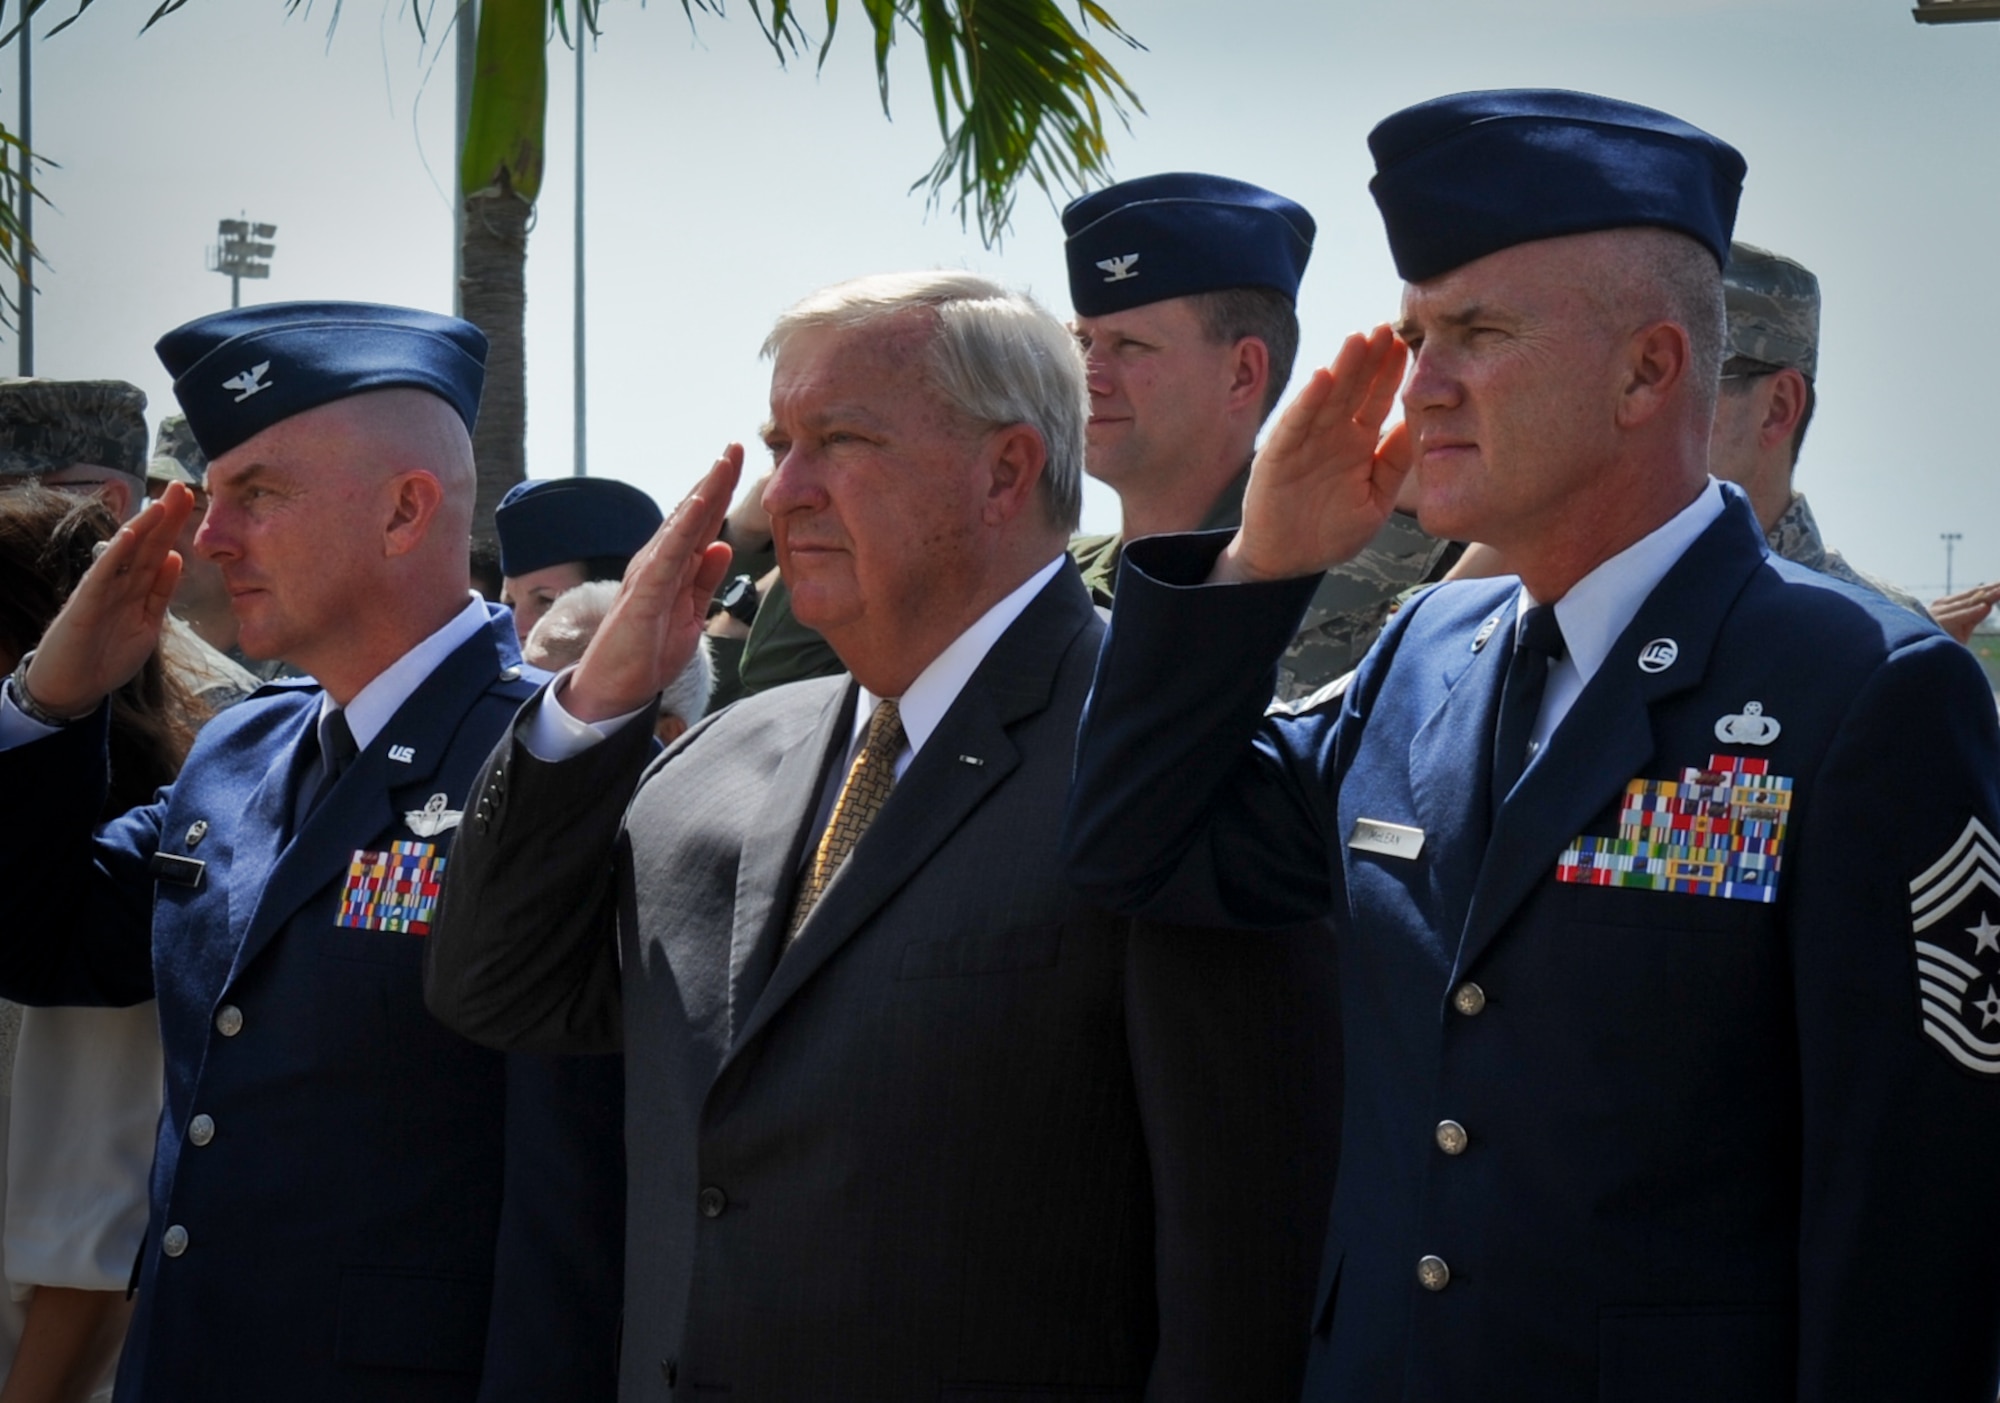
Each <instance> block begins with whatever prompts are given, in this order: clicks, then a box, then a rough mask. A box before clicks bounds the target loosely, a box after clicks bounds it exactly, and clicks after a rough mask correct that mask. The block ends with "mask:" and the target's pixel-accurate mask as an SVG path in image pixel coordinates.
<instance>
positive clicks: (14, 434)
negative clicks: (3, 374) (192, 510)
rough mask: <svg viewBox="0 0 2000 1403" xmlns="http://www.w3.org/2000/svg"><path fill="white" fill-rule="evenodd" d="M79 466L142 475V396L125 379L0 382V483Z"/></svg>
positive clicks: (143, 469) (144, 434)
mask: <svg viewBox="0 0 2000 1403" xmlns="http://www.w3.org/2000/svg"><path fill="white" fill-rule="evenodd" d="M78 463H90V464H93V465H95V466H97V467H100V468H111V469H113V470H114V471H116V472H122V473H129V474H131V475H132V476H133V477H135V478H141V479H143V478H144V477H145V475H146V392H145V391H144V390H141V389H140V388H139V387H138V386H137V385H128V384H127V383H126V382H125V381H123V380H42V379H23V378H8V379H0V478H9V477H40V476H42V475H43V474H44V473H52V472H60V471H61V470H62V469H64V468H68V467H73V466H75V465H76V464H78Z"/></svg>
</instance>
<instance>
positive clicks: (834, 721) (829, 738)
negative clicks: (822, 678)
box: [729, 679, 860, 1041]
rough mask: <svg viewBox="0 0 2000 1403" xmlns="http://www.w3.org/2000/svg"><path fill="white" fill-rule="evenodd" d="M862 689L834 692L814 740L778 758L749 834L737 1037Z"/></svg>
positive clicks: (736, 929)
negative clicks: (778, 760)
mask: <svg viewBox="0 0 2000 1403" xmlns="http://www.w3.org/2000/svg"><path fill="white" fill-rule="evenodd" d="M859 695H860V689H859V688H858V687H856V686H855V684H854V682H853V681H852V680H851V679H850V680H849V682H848V684H847V685H846V686H845V687H842V688H837V689H834V690H833V691H831V692H829V694H828V696H827V700H826V704H825V706H824V707H823V708H822V709H821V712H820V717H819V720H818V722H817V723H816V724H815V726H814V727H813V731H812V739H811V740H810V742H808V743H805V744H801V745H797V746H794V747H793V748H792V749H791V750H789V751H788V752H787V753H786V755H785V758H784V759H783V760H782V761H780V762H779V764H778V768H777V770H776V771H774V772H773V774H772V776H771V780H770V783H769V785H768V786H767V787H766V789H765V791H764V798H763V801H762V802H761V803H760V804H759V805H758V806H757V812H756V815H755V816H754V817H753V818H752V819H751V821H750V826H749V828H748V829H747V830H745V831H746V832H748V833H749V834H751V835H752V837H753V839H754V840H755V841H753V842H751V843H749V844H746V845H745V847H744V850H743V856H742V859H741V860H740V861H739V862H738V864H737V868H736V915H735V921H734V923H733V925H732V928H731V931H730V939H729V1027H730V1032H731V1040H732V1041H735V1040H736V1038H737V1037H738V1035H739V1034H740V1033H741V1030H742V1029H743V1027H744V1025H745V1023H747V1022H748V1021H749V1018H750V1012H751V1010H752V1009H754V1008H755V1007H756V1006H757V1002H758V1000H759V999H761V998H762V997H763V995H764V991H765V985H766V984H767V983H768V982H769V980H770V978H771V971H772V970H773V969H774V968H775V967H776V965H777V963H778V947H779V945H780V943H781V942H782V941H783V940H784V933H785V924H786V920H787V918H788V917H789V916H790V914H791V903H792V895H793V893H794V891H795V890H796V889H797V887H798V873H799V865H800V863H801V862H802V861H803V857H804V850H805V843H806V838H807V836H808V835H809V834H810V833H811V831H812V822H813V819H814V818H815V817H816V816H817V815H818V813H819V800H820V795H821V794H822V793H824V792H825V788H826V781H827V774H828V772H829V771H830V770H832V769H833V768H834V767H836V766H838V765H839V764H841V762H842V761H843V760H845V759H846V756H847V745H848V741H849V739H850V738H851V737H852V735H853V733H854V703H855V699H856V698H857V697H858V696H859Z"/></svg>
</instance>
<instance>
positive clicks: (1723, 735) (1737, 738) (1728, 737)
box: [1715, 702, 1784, 745]
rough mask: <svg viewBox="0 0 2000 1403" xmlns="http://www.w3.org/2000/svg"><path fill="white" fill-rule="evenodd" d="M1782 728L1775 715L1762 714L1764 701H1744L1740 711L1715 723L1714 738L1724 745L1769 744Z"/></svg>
mask: <svg viewBox="0 0 2000 1403" xmlns="http://www.w3.org/2000/svg"><path fill="white" fill-rule="evenodd" d="M1783 729H1784V727H1783V726H1781V725H1779V724H1778V718H1777V717H1775V716H1766V715H1765V714H1764V703H1762V702H1745V703H1744V704H1743V710H1742V711H1740V712H1731V713H1730V714H1729V715H1727V716H1725V717H1723V718H1722V719H1721V720H1719V721H1717V722H1716V723H1715V738H1716V739H1717V740H1719V741H1721V742H1722V743H1723V744H1724V745H1769V744H1770V743H1771V742H1772V741H1774V740H1776V739H1777V738H1778V732H1780V731H1782V730H1783Z"/></svg>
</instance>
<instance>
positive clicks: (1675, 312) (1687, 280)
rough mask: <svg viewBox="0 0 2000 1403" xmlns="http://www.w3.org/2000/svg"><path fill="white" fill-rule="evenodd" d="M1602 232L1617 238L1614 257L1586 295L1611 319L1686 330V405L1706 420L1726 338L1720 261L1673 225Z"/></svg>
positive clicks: (1712, 404)
mask: <svg viewBox="0 0 2000 1403" xmlns="http://www.w3.org/2000/svg"><path fill="white" fill-rule="evenodd" d="M1607 232H1608V233H1609V235H1610V236H1611V237H1613V238H1615V239H1616V240H1617V245H1616V247H1617V257H1616V259H1615V261H1614V262H1612V263H1611V264H1610V265H1609V266H1608V268H1606V270H1605V271H1606V272H1607V273H1608V274H1609V276H1608V278H1607V281H1606V282H1604V283H1603V284H1600V285H1598V286H1595V287H1593V289H1592V296H1593V297H1594V298H1595V299H1596V300H1597V302H1598V305H1599V306H1600V308H1602V309H1603V310H1604V311H1605V312H1606V313H1607V315H1608V316H1609V317H1610V318H1611V319H1613V321H1615V322H1622V321H1625V320H1627V319H1631V318H1637V319H1640V320H1643V321H1670V322H1673V323H1675V324H1676V325H1678V326H1679V327H1680V328H1681V329H1682V330H1683V331H1685V332H1686V333H1687V338H1688V378H1687V387H1688V390H1687V392H1688V396H1689V405H1690V409H1691V411H1692V413H1693V416H1694V418H1695V419H1696V420H1698V421H1699V422H1701V423H1703V424H1706V423H1708V422H1710V421H1711V420H1713V419H1714V417H1715V396H1716V390H1717V387H1718V386H1719V384H1720V381H1721V377H1722V356H1723V346H1724V344H1725V341H1726V339H1727V338H1726V335H1725V331H1724V328H1725V325H1726V317H1725V315H1724V312H1723V305H1722V267H1721V265H1720V264H1718V263H1717V262H1716V261H1715V255H1714V254H1713V253H1711V252H1709V251H1708V249H1707V248H1706V247H1705V246H1703V245H1702V244H1700V243H1697V242H1696V241H1695V240H1693V239H1691V238H1689V237H1688V236H1687V235H1685V234H1682V233H1680V232H1679V231H1677V230H1673V229H1654V228H1632V229H1616V230H1610V231H1607Z"/></svg>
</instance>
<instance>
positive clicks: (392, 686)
mask: <svg viewBox="0 0 2000 1403" xmlns="http://www.w3.org/2000/svg"><path fill="white" fill-rule="evenodd" d="M486 617H487V616H486V603H485V601H484V600H482V599H480V598H479V597H478V596H476V595H475V596H473V597H472V598H470V599H468V600H466V601H465V607H464V608H463V609H461V610H459V611H458V612H457V613H456V614H454V615H452V616H451V619H450V620H449V621H448V622H447V623H446V624H445V626H444V627H443V628H441V629H439V630H438V631H437V632H436V633H433V634H432V635H431V636H430V637H429V638H426V639H425V640H424V641H423V642H421V643H419V644H418V645H417V646H416V647H414V648H412V649H410V651H409V652H407V653H405V654H403V656H402V657H400V658H398V659H396V661H394V662H392V663H390V664H389V666H387V667H386V668H384V669H382V671H381V672H379V673H377V674H376V675H375V677H374V680H372V681H371V682H369V684H368V685H367V686H365V687H363V688H362V689H361V690H360V691H358V692H356V693H355V694H354V700H352V701H350V702H349V703H348V704H347V706H346V708H345V709H346V712H347V729H348V730H349V731H350V732H352V733H353V735H354V748H355V749H356V750H357V751H360V750H366V749H367V748H368V743H369V742H370V741H372V740H374V739H375V737H376V736H378V735H380V734H381V733H382V728H383V727H384V726H386V725H388V724H389V721H390V718H391V717H393V716H394V715H395V714H396V712H397V711H398V710H399V709H400V708H401V707H402V705H403V703H404V702H406V701H408V700H409V699H410V697H411V695H412V694H414V693H415V692H416V690H417V688H419V687H421V686H423V685H424V679H425V678H427V677H429V676H430V675H431V674H432V673H433V672H436V671H437V669H438V664H440V663H442V662H443V661H444V660H445V659H446V658H448V657H450V656H451V655H452V654H453V653H455V652H457V651H458V649H459V646H460V645H461V644H463V643H464V642H465V641H466V640H467V639H469V638H471V637H472V636H473V635H474V634H476V633H478V632H479V631H480V630H481V629H483V628H485V627H486ZM338 710H341V708H340V707H337V706H335V705H334V703H333V698H332V697H329V696H327V695H326V694H325V693H324V692H322V693H321V694H320V702H319V718H320V724H321V725H322V726H323V725H325V723H326V718H327V717H328V716H330V715H332V714H333V713H334V712H335V711H338Z"/></svg>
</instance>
